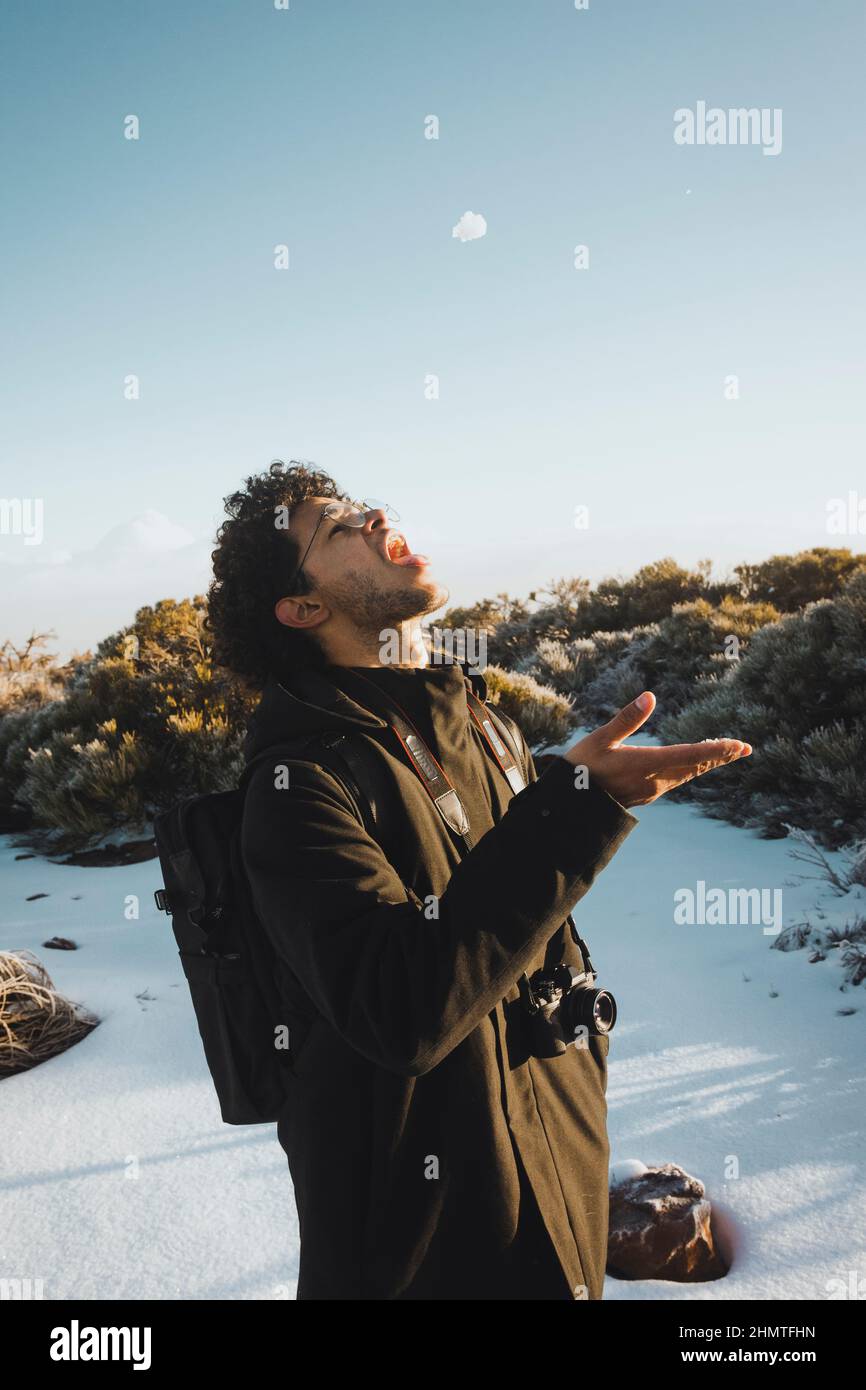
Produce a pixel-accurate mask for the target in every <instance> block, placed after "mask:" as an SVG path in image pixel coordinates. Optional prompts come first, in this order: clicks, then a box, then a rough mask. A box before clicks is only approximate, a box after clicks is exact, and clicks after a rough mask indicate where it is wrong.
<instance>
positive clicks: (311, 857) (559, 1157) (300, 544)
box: [210, 464, 751, 1300]
mask: <svg viewBox="0 0 866 1390" xmlns="http://www.w3.org/2000/svg"><path fill="white" fill-rule="evenodd" d="M335 503H337V504H339V503H342V504H343V505H342V506H341V505H335ZM227 507H228V511H229V520H228V521H226V522H225V523H224V524H223V526H222V527H221V529H220V534H219V541H218V548H217V550H216V551H215V552H214V582H213V584H212V586H211V591H210V623H211V627H212V630H213V634H214V642H215V650H216V655H217V659H218V660H219V661H221V662H222V663H223V664H225V665H227V666H228V667H230V668H231V669H232V670H234V671H235V672H237V673H238V674H239V675H241V676H243V677H244V678H246V679H247V680H248V681H249V682H250V683H251V684H252V685H253V686H255V687H256V688H257V689H260V690H261V691H262V696H261V701H260V703H259V706H258V709H257V710H256V713H255V715H254V716H253V719H252V721H251V725H250V731H249V737H248V742H247V756H248V758H252V757H253V756H254V755H255V754H257V753H260V752H261V751H262V750H264V749H268V748H271V747H276V746H277V745H279V743H280V741H281V740H282V741H283V742H284V743H285V742H286V740H287V739H288V740H293V739H295V738H298V737H300V736H302V735H307V734H315V733H316V732H319V731H321V732H323V733H334V734H349V735H350V736H351V737H352V738H354V739H355V740H356V741H357V740H359V739H360V740H362V741H364V740H365V741H366V746H367V750H368V755H369V756H371V757H372V759H373V761H374V763H375V765H376V768H377V771H378V774H379V777H378V783H377V786H378V793H377V802H378V810H379V817H378V820H377V822H376V824H375V825H373V826H371V825H370V823H369V821H368V818H367V816H366V815H365V808H364V807H363V806H361V805H360V804H359V803H358V801H357V800H356V799H355V797H354V796H353V794H352V792H351V790H350V787H349V786H348V785H347V783H346V781H345V780H344V779H341V778H340V776H339V775H338V774H337V773H336V772H335V771H334V770H333V769H332V768H331V767H329V766H325V765H324V762H320V763H317V762H316V761H315V757H314V756H310V758H308V759H306V760H304V759H301V760H292V761H291V762H290V764H289V765H288V771H289V774H290V775H289V779H288V782H289V784H288V787H286V785H285V781H286V779H285V777H284V776H280V775H279V774H280V772H281V771H284V770H285V766H286V764H285V762H284V760H283V759H281V758H279V757H278V756H275V758H274V762H273V765H271V764H270V763H269V761H268V760H267V759H265V760H263V762H262V764H261V765H260V766H259V767H258V768H257V769H256V771H255V772H254V773H253V774H252V775H251V778H250V782H249V787H248V791H247V796H246V802H245V811H244V823H243V832H242V853H243V859H244V864H245V868H246V871H247V874H248V877H249V882H250V887H251V891H252V894H253V898H254V902H255V905H256V908H257V912H258V914H259V916H260V918H261V921H262V924H263V927H264V929H265V931H266V932H267V934H268V936H269V938H270V939H271V941H272V943H273V946H274V948H275V952H276V955H277V958H278V962H279V971H280V978H279V984H280V989H281V996H282V998H283V999H284V1001H285V1009H286V1015H287V1019H288V1022H289V1027H290V1031H291V1038H292V1051H293V1053H294V1054H295V1065H294V1075H293V1078H292V1084H291V1086H290V1088H289V1092H288V1094H287V1098H286V1102H285V1106H284V1108H283V1111H282V1113H281V1116H280V1120H279V1124H278V1135H279V1140H280V1143H281V1145H282V1146H283V1148H284V1150H285V1152H286V1154H287V1157H288V1162H289V1167H290V1171H291V1175H292V1179H293V1182H294V1188H295V1198H296V1201H297V1206H298V1217H299V1225H300V1233H301V1256H300V1271H299V1280H298V1298H299V1299H315V1298H318V1299H406V1300H409V1299H460V1300H468V1299H515V1300H516V1299H524V1298H535V1299H573V1298H578V1299H584V1298H588V1299H599V1298H601V1296H602V1284H603V1280H604V1271H605V1256H606V1243H607V1220H608V1157H609V1145H608V1139H607V1132H606V1100H605V1092H606V1084H607V1054H608V1038H607V1037H606V1036H605V1035H604V1034H603V1033H595V1032H590V1033H589V1034H588V1035H587V1036H585V1037H584V1036H581V1038H580V1039H579V1040H578V1045H571V1046H568V1047H567V1048H566V1049H565V1051H564V1052H562V1053H561V1054H559V1055H553V1056H544V1055H541V1056H540V1055H537V1054H538V1052H539V1051H540V1052H543V1051H544V1049H543V1048H541V1049H539V1048H537V1047H536V1046H535V1045H534V1043H532V1042H531V1040H530V1038H529V1034H528V1032H527V1023H526V1019H527V1013H526V1009H525V1003H524V1002H522V1001H521V981H522V979H523V977H524V976H528V977H531V976H532V975H533V973H534V972H535V971H536V970H539V969H541V967H542V966H545V965H547V964H548V962H547V960H546V953H547V948H548V945H549V943H551V942H553V944H554V946H555V949H556V961H555V962H554V963H557V964H558V963H560V962H562V963H564V964H565V965H570V966H574V967H575V968H576V969H579V970H581V969H583V957H582V955H581V952H580V949H579V945H578V942H577V941H575V939H574V935H573V933H572V932H571V931H569V930H561V929H562V928H563V927H564V924H565V923H566V922H567V921H568V920H569V914H570V913H571V910H572V909H573V908H574V907H575V905H576V904H577V903H578V902H579V901H580V899H582V898H583V896H584V895H585V894H586V892H587V891H588V890H589V888H590V887H591V885H592V883H593V881H594V879H595V877H596V875H597V874H598V873H599V872H600V871H601V869H603V868H604V866H605V865H606V864H607V863H608V862H609V860H610V859H611V858H612V856H613V855H614V853H615V852H616V850H617V849H618V848H619V846H620V845H621V843H622V842H623V840H624V839H625V837H626V836H627V835H628V834H629V833H630V832H631V830H632V829H633V828H634V826H635V825H636V824H637V822H636V820H635V818H634V816H632V815H631V814H630V812H629V810H628V809H627V808H628V807H630V806H636V805H642V804H646V803H647V802H650V801H654V800H655V799H656V798H657V797H659V796H661V795H663V793H664V792H665V791H668V790H670V788H672V787H674V786H677V785H679V784H680V783H682V782H684V781H687V780H688V779H689V778H691V777H695V776H698V775H700V774H701V773H703V772H706V771H708V770H710V769H711V768H714V767H718V766H720V765H721V764H723V763H725V762H730V761H732V760H733V759H735V758H737V757H739V756H742V755H743V754H745V753H748V752H750V751H751V750H750V749H749V748H748V745H744V744H741V743H739V742H737V741H736V740H732V739H722V740H718V741H717V742H707V743H702V744H698V745H681V746H678V747H673V748H645V749H641V748H624V747H622V746H621V743H622V740H623V739H624V738H626V737H627V736H628V735H629V734H631V733H633V732H634V731H635V730H636V729H637V728H639V727H640V725H641V724H642V723H643V722H644V721H645V720H646V718H647V716H648V715H649V713H650V711H651V710H652V707H653V704H654V699H653V697H652V695H650V694H648V693H645V694H644V695H643V696H641V697H640V698H639V700H638V701H636V702H635V703H634V704H633V705H629V706H628V707H627V708H626V709H624V710H622V711H621V712H620V713H619V714H618V715H617V716H616V718H615V719H613V720H612V721H611V722H610V723H609V724H608V725H606V726H605V727H604V728H602V729H598V730H596V731H595V732H594V733H592V734H590V735H589V736H588V737H586V738H583V739H581V740H580V741H579V742H576V743H575V744H574V745H573V746H572V747H571V748H570V749H569V750H568V752H567V753H565V754H564V755H563V756H561V757H556V759H555V760H554V761H553V763H552V764H551V766H550V767H549V768H548V769H547V770H546V771H544V773H543V774H542V775H541V776H540V777H538V776H537V774H536V770H535V767H534V765H533V761H532V757H531V755H530V753H529V751H528V749H527V748H526V745H525V744H524V743H523V742H522V739H521V736H520V733H519V729H518V728H517V726H516V725H515V724H513V723H512V724H510V725H506V727H507V728H509V729H510V731H511V734H512V735H513V736H514V738H513V747H514V753H515V754H517V755H519V756H520V758H521V760H522V763H523V767H522V771H523V776H524V781H525V782H526V783H527V785H525V786H524V787H523V789H522V790H520V791H518V792H517V794H515V792H514V791H513V789H512V787H511V786H510V785H509V782H508V780H506V776H505V774H504V772H503V770H502V767H501V766H499V765H498V761H497V758H496V757H495V756H494V751H493V750H492V746H490V745H488V742H487V739H486V737H485V735H484V732H483V729H482V728H481V726H480V724H479V723H476V721H475V720H474V719H473V717H472V716H471V713H470V706H471V703H472V702H471V692H472V689H473V680H470V678H469V677H468V675H467V673H465V672H464V671H463V670H462V669H461V667H460V665H459V664H456V663H448V664H438V665H431V664H429V661H428V654H427V652H426V651H425V649H424V646H423V643H422V642H421V641H420V634H419V619H420V618H421V617H423V616H424V615H425V614H429V613H431V612H433V611H434V610H435V609H437V608H439V607H441V606H442V605H443V604H444V603H445V601H446V600H447V597H448V594H447V590H446V589H444V588H443V587H442V585H441V583H439V581H437V580H436V579H435V578H434V576H433V567H432V565H431V564H430V562H429V561H428V560H427V558H426V557H424V556H420V555H416V554H413V552H412V551H411V549H410V546H409V541H408V539H407V537H405V536H404V535H403V534H402V532H400V531H398V530H397V529H396V527H394V526H393V525H392V520H393V516H392V515H391V514H389V513H390V509H389V508H385V507H382V506H379V505H377V504H372V503H362V504H358V505H353V504H351V503H350V502H349V500H348V499H347V498H346V497H345V495H344V494H343V493H342V492H341V490H340V489H339V488H338V487H337V485H336V484H335V483H334V481H333V479H331V478H329V477H328V476H327V475H326V474H324V473H321V472H318V471H315V470H312V469H310V468H307V467H304V466H301V465H293V466H292V467H290V468H288V469H287V468H284V466H283V465H282V464H273V465H272V466H271V468H270V470H269V471H268V472H267V473H265V474H263V475H260V476H258V477H254V478H250V479H247V483H246V489H245V490H244V491H240V492H238V493H235V494H234V495H233V496H232V497H230V498H228V499H227ZM287 518H288V520H289V524H288V526H287V525H286V524H285V523H286V519H287ZM395 635H396V636H397V637H398V638H399V639H400V642H401V643H402V644H404V645H400V646H398V648H397V650H398V651H399V652H400V661H399V662H398V663H397V664H390V662H389V661H388V660H387V655H388V654H389V653H391V652H392V651H393V646H392V645H391V644H389V642H388V639H389V637H390V638H393V637H394V636H395ZM474 684H475V685H477V687H478V689H479V690H480V693H481V694H482V696H483V694H484V682H483V679H481V678H480V677H479V676H477V675H476V676H474ZM395 710H396V711H399V716H398V717H399V718H404V717H405V718H406V719H408V723H409V725H411V726H413V727H414V730H415V731H416V732H417V734H418V735H419V736H420V738H421V740H423V743H424V744H425V745H426V747H427V749H428V750H429V753H430V755H432V759H433V760H435V763H436V764H437V765H438V768H439V771H440V772H441V774H442V777H443V778H444V779H447V783H450V784H451V786H452V788H453V789H454V791H455V792H456V794H457V796H458V797H459V799H460V801H461V803H462V805H463V807H464V809H465V811H466V813H467V815H468V820H469V826H470V828H471V836H472V840H473V845H472V848H471V851H467V849H466V846H465V844H464V843H462V842H461V837H460V835H459V834H455V833H454V832H453V831H452V830H451V829H449V827H448V825H446V824H445V821H444V820H443V818H442V816H441V815H440V814H439V812H438V810H437V807H436V805H435V803H434V801H433V800H432V799H431V796H430V794H429V793H428V788H427V786H426V785H425V781H424V776H423V775H422V773H421V771H419V767H418V765H416V764H415V763H414V762H413V758H412V757H411V756H410V755H409V752H408V751H407V745H406V742H405V741H404V740H401V738H400V737H398V735H397V734H396V733H395V730H394V728H393V727H392V726H391V722H390V721H391V720H392V718H393V717H394V713H395ZM403 728H404V730H405V728H406V726H405V725H404V726H403ZM577 769H581V770H582V773H581V775H580V776H578V775H576V771H577ZM447 783H446V784H447ZM607 983H609V982H607ZM299 1039H300V1042H299V1041H298V1040H299Z"/></svg>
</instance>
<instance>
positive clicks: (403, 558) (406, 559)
mask: <svg viewBox="0 0 866 1390" xmlns="http://www.w3.org/2000/svg"><path fill="white" fill-rule="evenodd" d="M427 563H428V560H427V556H426V555H412V554H406V555H398V556H397V559H396V560H392V561H391V564H392V565H426V564H427Z"/></svg>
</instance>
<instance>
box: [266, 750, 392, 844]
mask: <svg viewBox="0 0 866 1390" xmlns="http://www.w3.org/2000/svg"><path fill="white" fill-rule="evenodd" d="M362 749H364V750H366V743H365V742H364V740H363V739H362V737H361V736H360V735H351V736H350V735H348V734H340V733H328V732H327V731H324V732H320V733H315V734H310V735H308V736H307V737H305V738H301V739H298V740H296V741H295V742H294V743H291V744H284V743H275V744H272V745H271V747H270V748H265V749H263V750H262V752H261V753H257V754H256V756H255V757H254V758H251V759H250V761H249V762H248V763H247V765H246V767H245V768H244V771H243V774H242V776H241V780H240V783H239V790H240V791H245V790H246V785H247V782H248V780H249V778H250V776H251V774H252V772H253V771H254V769H255V768H256V767H257V766H258V765H259V763H263V762H266V761H271V762H273V761H274V760H275V759H276V758H277V757H278V755H280V754H285V755H286V756H287V757H289V758H291V759H294V760H297V761H303V760H304V754H305V753H307V755H308V756H310V755H312V757H313V758H314V759H315V761H316V762H320V763H322V764H323V765H324V766H325V767H327V769H328V771H329V772H332V773H334V775H335V776H336V777H337V779H338V781H340V782H342V783H343V784H344V786H345V789H346V791H347V792H348V793H349V795H350V796H351V798H352V800H353V801H355V802H356V803H357V806H358V810H359V811H360V813H361V817H362V819H363V821H364V828H365V829H366V830H367V832H368V833H369V834H371V835H372V834H373V832H374V831H375V829H376V827H377V826H379V825H380V819H381V818H380V811H379V797H378V793H377V792H376V790H375V786H376V777H375V773H374V771H373V766H372V762H371V759H370V756H369V753H367V752H366V751H364V752H363V753H362V751H361V750H362Z"/></svg>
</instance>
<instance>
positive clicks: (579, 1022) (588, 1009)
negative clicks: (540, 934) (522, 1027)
mask: <svg viewBox="0 0 866 1390" xmlns="http://www.w3.org/2000/svg"><path fill="white" fill-rule="evenodd" d="M595 981H596V976H595V973H594V971H592V970H577V969H576V968H575V967H574V966H572V965H556V966H554V967H553V969H552V970H546V969H545V970H536V972H535V974H534V975H533V976H532V978H531V979H527V977H526V975H525V974H524V975H523V976H522V978H521V979H520V981H519V985H518V988H519V990H520V1002H521V1005H522V1009H523V1013H524V1015H525V1022H526V1026H527V1029H528V1039H527V1040H528V1041H529V1042H530V1045H531V1051H532V1053H533V1055H534V1056H536V1057H557V1056H559V1055H560V1054H561V1053H563V1052H565V1050H566V1048H568V1047H576V1046H579V1045H580V1042H581V1041H582V1040H583V1039H584V1038H586V1037H587V1036H589V1035H590V1034H593V1035H595V1036H599V1035H603V1036H606V1035H607V1034H608V1033H609V1032H610V1030H611V1029H612V1028H613V1026H614V1024H615V1023H616V1000H615V999H614V997H613V995H612V994H610V993H609V991H608V990H606V989H596V988H595Z"/></svg>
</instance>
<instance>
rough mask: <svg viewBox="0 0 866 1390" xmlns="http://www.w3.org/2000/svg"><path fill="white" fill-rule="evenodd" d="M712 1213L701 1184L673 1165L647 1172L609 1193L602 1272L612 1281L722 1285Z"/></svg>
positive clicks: (621, 1183) (635, 1176) (721, 1270)
mask: <svg viewBox="0 0 866 1390" xmlns="http://www.w3.org/2000/svg"><path fill="white" fill-rule="evenodd" d="M711 1214H712V1208H711V1206H710V1202H709V1199H708V1197H707V1195H706V1191H705V1188H704V1185H703V1183H702V1182H700V1181H699V1180H698V1179H697V1178H693V1177H691V1176H690V1174H688V1173H686V1172H685V1171H684V1170H683V1169H682V1168H679V1167H678V1166H677V1164H675V1163H664V1164H662V1165H661V1166H660V1167H657V1168H647V1169H646V1171H645V1172H644V1173H641V1174H639V1175H634V1176H631V1177H627V1178H626V1179H625V1180H624V1181H621V1182H617V1183H616V1184H615V1185H614V1186H612V1187H611V1189H610V1227H609V1233H608V1247H607V1272H608V1274H610V1275H612V1276H613V1277H614V1278H616V1279H672V1280H676V1281H678V1282H680V1283H697V1282H699V1281H701V1280H704V1279H721V1278H722V1277H723V1275H725V1274H727V1268H726V1266H725V1264H724V1262H723V1261H722V1259H721V1258H720V1256H719V1254H718V1252H717V1251H716V1248H715V1244H714V1242H713V1232H712V1226H711V1219H710V1218H711Z"/></svg>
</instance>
